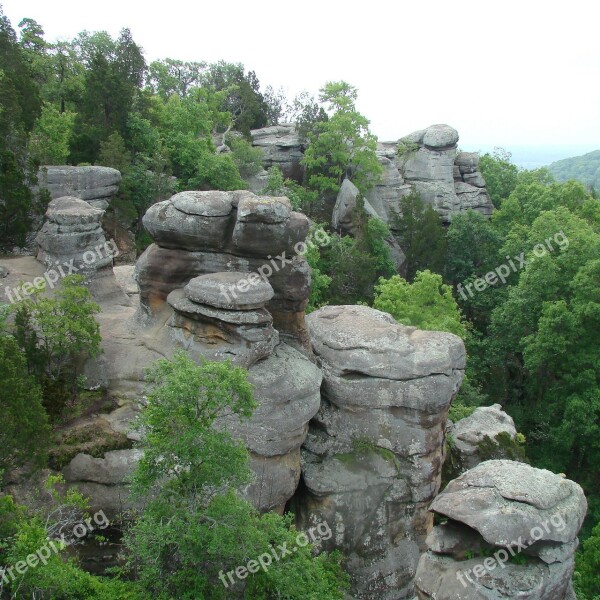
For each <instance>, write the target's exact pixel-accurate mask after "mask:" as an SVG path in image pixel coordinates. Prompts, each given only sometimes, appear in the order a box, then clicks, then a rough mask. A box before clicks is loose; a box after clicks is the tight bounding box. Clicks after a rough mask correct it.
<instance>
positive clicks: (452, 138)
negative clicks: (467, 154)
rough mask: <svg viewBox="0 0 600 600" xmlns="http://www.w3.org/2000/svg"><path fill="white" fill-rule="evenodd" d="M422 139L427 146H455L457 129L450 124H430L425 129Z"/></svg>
mask: <svg viewBox="0 0 600 600" xmlns="http://www.w3.org/2000/svg"><path fill="white" fill-rule="evenodd" d="M422 141H423V144H424V145H425V146H428V147H429V148H449V147H451V146H456V143H457V142H458V131H456V129H454V128H453V127H450V125H431V126H429V127H428V128H427V129H426V130H425V133H424V134H423V139H422Z"/></svg>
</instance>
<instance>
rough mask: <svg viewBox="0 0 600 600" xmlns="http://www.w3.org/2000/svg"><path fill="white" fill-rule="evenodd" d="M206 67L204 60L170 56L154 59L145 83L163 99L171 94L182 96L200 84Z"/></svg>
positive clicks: (166, 98)
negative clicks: (178, 58)
mask: <svg viewBox="0 0 600 600" xmlns="http://www.w3.org/2000/svg"><path fill="white" fill-rule="evenodd" d="M206 68H207V64H206V63H205V62H184V61H181V60H175V59H172V58H165V59H164V60H155V61H154V62H152V63H150V66H149V68H148V79H147V85H148V86H149V87H150V89H151V90H152V91H153V93H155V94H158V95H159V96H160V97H161V98H162V99H163V100H168V99H169V98H170V97H171V96H172V95H173V94H177V95H178V96H180V97H181V98H184V97H185V96H187V95H188V93H189V91H190V90H191V89H192V88H194V87H199V86H200V85H201V83H202V77H203V74H204V72H205V71H206Z"/></svg>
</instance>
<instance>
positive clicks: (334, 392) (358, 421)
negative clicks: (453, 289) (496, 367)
mask: <svg viewBox="0 0 600 600" xmlns="http://www.w3.org/2000/svg"><path fill="white" fill-rule="evenodd" d="M307 323H308V327H309V333H310V338H311V342H312V345H313V349H314V352H315V354H316V355H317V357H318V361H319V364H320V366H321V368H322V369H323V377H324V379H323V386H322V389H321V393H322V400H321V407H320V409H319V412H318V413H317V415H316V416H315V418H314V419H313V420H312V421H311V423H310V428H309V434H308V437H307V440H306V442H305V444H304V448H303V453H302V460H303V463H302V472H303V480H304V487H303V488H302V489H301V490H300V492H299V493H298V495H297V497H296V499H295V508H296V510H297V511H298V516H299V522H300V524H301V525H302V526H305V527H308V526H311V525H314V524H316V523H318V522H321V521H327V522H328V523H329V526H330V527H331V529H332V531H333V536H332V538H331V540H329V542H327V543H326V546H325V547H326V548H328V549H333V548H338V549H340V550H341V551H342V552H343V553H344V554H345V555H346V556H347V557H348V564H347V567H348V570H349V572H350V575H351V579H352V593H353V595H354V596H355V597H357V598H367V599H369V598H371V599H382V598H407V597H410V595H411V594H412V580H413V577H414V573H415V569H416V566H417V561H418V559H419V553H420V551H421V550H422V549H423V545H424V539H425V536H426V535H427V532H428V529H429V528H430V526H431V524H432V518H431V515H430V514H429V513H428V505H429V502H430V501H431V500H432V499H433V498H434V497H435V495H436V494H437V492H438V489H439V485H440V474H441V467H442V462H443V456H442V455H443V446H444V444H443V440H444V427H445V422H446V418H447V411H448V408H449V406H450V402H451V400H452V398H453V396H454V395H455V394H456V392H457V390H458V388H459V386H460V383H461V381H462V377H463V369H464V363H465V349H464V345H463V343H462V341H461V340H460V339H459V338H457V337H456V336H454V335H451V334H448V333H437V332H430V331H419V330H416V329H415V328H412V327H405V326H403V325H399V324H397V323H396V321H395V320H394V319H393V318H392V317H391V316H390V315H388V314H385V313H382V312H380V311H377V310H374V309H371V308H368V307H363V306H328V307H324V308H322V309H320V310H318V311H316V312H314V313H311V314H310V315H309V316H308V317H307Z"/></svg>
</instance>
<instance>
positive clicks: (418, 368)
mask: <svg viewBox="0 0 600 600" xmlns="http://www.w3.org/2000/svg"><path fill="white" fill-rule="evenodd" d="M306 323H307V326H308V331H309V335H310V339H311V342H312V345H313V348H314V351H315V353H316V354H317V355H319V356H321V357H322V358H323V359H324V360H325V361H327V363H329V365H330V366H331V367H332V368H334V369H335V370H336V371H338V373H341V374H354V373H357V374H361V375H367V376H370V377H380V378H384V379H392V380H396V381H406V380H409V379H415V378H418V377H426V376H428V375H433V374H446V375H450V374H451V373H452V371H453V370H454V369H464V365H465V347H464V344H463V342H462V340H461V339H460V338H458V337H457V336H455V335H452V334H451V333H442V332H437V331H421V330H418V329H415V328H414V327H406V326H405V325H400V324H399V323H397V322H396V320H395V319H394V318H393V317H392V316H391V315H389V314H387V313H384V312H381V311H379V310H375V309H373V308H369V307H368V306H325V307H323V308H320V309H319V310H317V311H315V312H313V313H311V314H310V315H308V316H307V317H306Z"/></svg>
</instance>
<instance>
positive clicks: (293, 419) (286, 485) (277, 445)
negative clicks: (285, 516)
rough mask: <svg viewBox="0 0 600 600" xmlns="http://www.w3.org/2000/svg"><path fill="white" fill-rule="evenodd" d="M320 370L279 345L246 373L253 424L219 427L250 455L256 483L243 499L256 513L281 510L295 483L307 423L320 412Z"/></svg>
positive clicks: (229, 421)
mask: <svg viewBox="0 0 600 600" xmlns="http://www.w3.org/2000/svg"><path fill="white" fill-rule="evenodd" d="M321 380H322V374H321V370H320V369H319V368H318V367H317V366H316V365H315V364H314V363H312V362H311V361H310V360H308V359H307V358H306V357H304V356H302V355H301V354H300V353H299V352H297V351H296V350H294V349H293V348H290V347H289V346H287V345H285V344H281V345H279V346H278V347H277V348H276V349H275V350H274V352H273V353H272V354H271V356H269V357H268V358H267V359H266V360H263V361H261V362H259V363H257V364H255V365H253V366H252V367H250V370H249V377H248V381H249V382H250V383H251V384H252V385H253V386H254V398H255V400H256V402H257V404H258V406H257V408H256V409H255V410H254V413H253V415H252V418H251V419H250V420H248V421H240V420H239V419H238V418H236V417H234V416H228V417H224V418H223V419H221V420H220V423H221V425H222V426H224V427H226V428H227V429H228V431H229V432H230V433H231V434H232V435H233V436H234V437H236V438H239V439H242V440H243V441H244V443H245V444H246V447H247V448H248V449H249V450H250V452H251V466H252V468H253V470H254V472H255V473H256V475H257V477H256V480H255V481H254V482H253V483H252V484H251V485H250V486H249V487H248V488H247V490H246V493H247V495H248V497H249V498H250V499H251V500H252V501H253V503H254V505H255V506H257V507H259V508H260V510H272V509H276V510H279V511H280V512H281V511H282V510H283V508H284V505H285V503H286V502H287V501H288V500H289V499H290V498H291V497H292V495H293V494H294V492H295V490H296V487H297V485H298V481H299V479H300V472H301V470H300V446H301V445H302V443H303V442H304V440H305V438H306V432H307V429H308V422H309V421H310V419H311V418H312V417H313V416H314V415H315V413H316V412H317V410H318V409H319V404H320V391H319V390H320V386H321Z"/></svg>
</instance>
